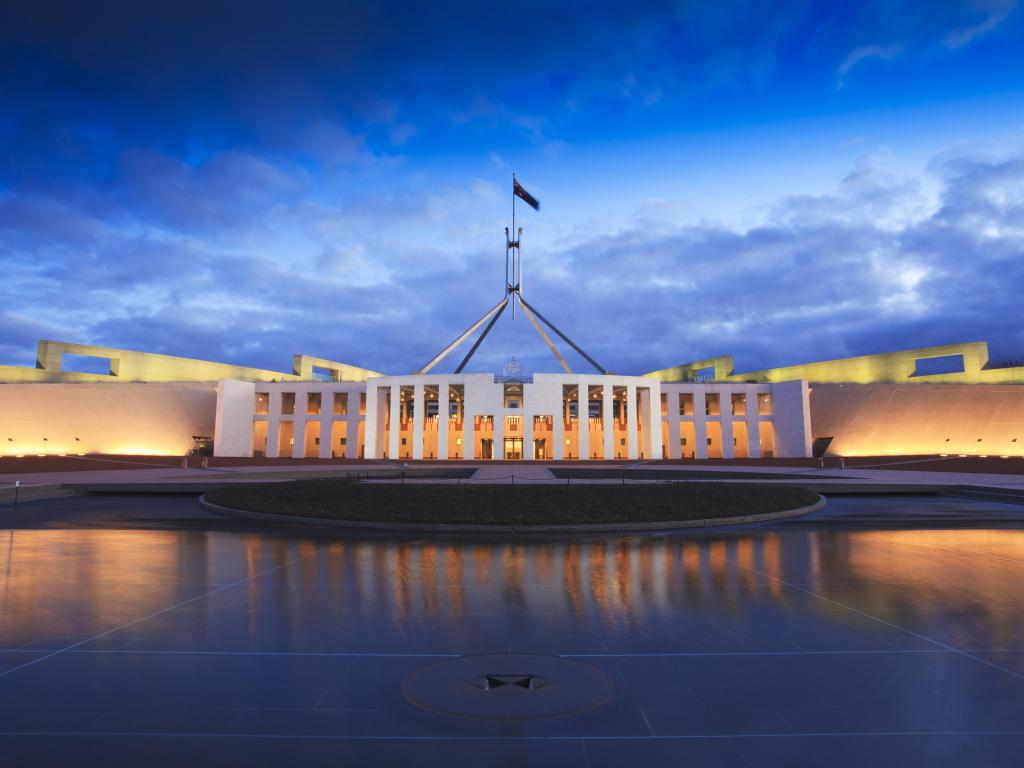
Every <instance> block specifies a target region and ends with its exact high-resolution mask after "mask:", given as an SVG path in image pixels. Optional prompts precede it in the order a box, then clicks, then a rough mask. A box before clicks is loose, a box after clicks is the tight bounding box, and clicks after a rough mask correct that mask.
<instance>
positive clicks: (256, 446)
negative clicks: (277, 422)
mask: <svg viewBox="0 0 1024 768" xmlns="http://www.w3.org/2000/svg"><path fill="white" fill-rule="evenodd" d="M252 455H253V456H256V457H257V458H263V457H264V456H266V455H267V422H266V421H254V422H253V424H252Z"/></svg>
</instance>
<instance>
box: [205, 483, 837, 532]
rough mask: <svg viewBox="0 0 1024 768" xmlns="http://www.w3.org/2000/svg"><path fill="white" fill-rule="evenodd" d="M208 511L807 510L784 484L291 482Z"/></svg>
mask: <svg viewBox="0 0 1024 768" xmlns="http://www.w3.org/2000/svg"><path fill="white" fill-rule="evenodd" d="M206 498H207V500H208V501H210V502H211V503H213V504H219V505H221V506H225V507H232V508H234V509H244V510H249V511H252V512H270V513H274V514H279V515H295V516H296V517H320V518H336V519H338V520H353V521H363V522H381V523H388V522H391V523H399V522H401V523H456V524H485V525H486V524H490V525H543V524H548V525H556V524H557V525H573V524H581V523H654V522H668V521H673V520H703V519H707V518H719V517H735V516H739V515H756V514H766V513H769V512H779V511H782V510H786V509H794V508H796V507H803V506H807V505H808V504H813V503H814V502H815V501H816V500H817V498H818V496H817V494H815V493H811V492H810V491H806V490H803V489H802V488H796V487H793V486H788V485H774V484H754V483H703V482H684V483H659V484H653V483H652V484H646V483H645V484H635V485H598V484H584V483H579V484H573V485H452V484H444V485H441V484H430V485H428V484H419V483H415V484H413V483H409V484H392V483H358V482H352V481H349V480H336V479H330V480H295V481H291V482H284V483H260V484H253V485H235V486H227V487H224V488H219V489H217V490H214V491H210V492H209V493H207V494H206Z"/></svg>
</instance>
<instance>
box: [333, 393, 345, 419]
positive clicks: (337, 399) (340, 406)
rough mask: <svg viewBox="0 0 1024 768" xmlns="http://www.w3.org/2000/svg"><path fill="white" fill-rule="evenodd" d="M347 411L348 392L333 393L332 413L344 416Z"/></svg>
mask: <svg viewBox="0 0 1024 768" xmlns="http://www.w3.org/2000/svg"><path fill="white" fill-rule="evenodd" d="M347 413H348V392H335V393H334V415H335V416H344V415H345V414H347Z"/></svg>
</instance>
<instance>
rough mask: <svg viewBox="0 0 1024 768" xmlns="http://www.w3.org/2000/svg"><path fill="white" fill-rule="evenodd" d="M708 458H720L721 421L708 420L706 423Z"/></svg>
mask: <svg viewBox="0 0 1024 768" xmlns="http://www.w3.org/2000/svg"><path fill="white" fill-rule="evenodd" d="M707 430H708V436H707V443H708V458H709V459H720V458H722V422H720V421H709V422H708V423H707Z"/></svg>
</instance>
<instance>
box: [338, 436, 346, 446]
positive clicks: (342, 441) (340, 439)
mask: <svg viewBox="0 0 1024 768" xmlns="http://www.w3.org/2000/svg"><path fill="white" fill-rule="evenodd" d="M347 442H348V440H347V438H344V437H339V438H338V445H346V444H347Z"/></svg>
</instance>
